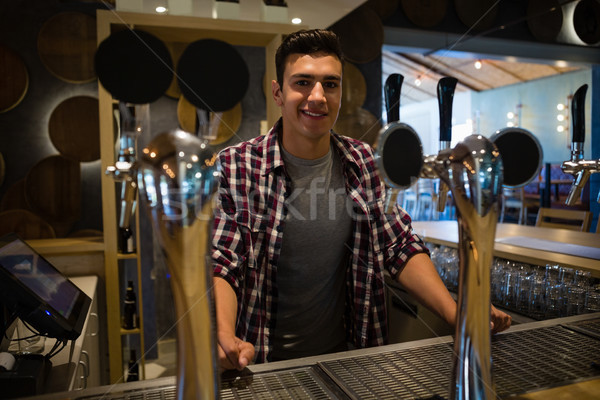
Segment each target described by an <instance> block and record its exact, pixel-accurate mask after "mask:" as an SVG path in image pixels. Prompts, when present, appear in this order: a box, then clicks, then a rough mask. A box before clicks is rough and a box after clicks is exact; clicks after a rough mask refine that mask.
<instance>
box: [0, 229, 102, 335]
mask: <svg viewBox="0 0 600 400" xmlns="http://www.w3.org/2000/svg"><path fill="white" fill-rule="evenodd" d="M0 300H1V301H2V302H3V303H4V305H5V306H6V307H7V308H8V309H9V310H10V311H11V312H13V313H15V314H16V316H18V317H19V318H21V320H23V321H25V322H27V323H29V324H30V325H31V326H32V327H33V328H35V329H36V330H37V331H38V332H39V333H40V334H43V335H46V336H49V337H54V338H57V339H76V338H77V337H79V335H80V334H81V329H82V328H83V323H84V322H85V318H86V315H87V311H88V309H89V306H90V303H91V299H90V298H89V297H88V296H87V295H86V294H85V293H84V292H83V291H81V289H79V288H78V287H77V286H76V285H75V284H74V283H73V282H71V281H70V280H69V279H68V278H67V277H66V276H64V275H63V274H62V273H61V272H60V271H59V270H57V269H56V268H55V267H54V266H53V265H52V264H50V262H48V261H47V260H46V259H45V258H44V257H42V256H41V255H40V254H38V253H37V252H36V251H35V250H33V248H31V247H30V246H29V245H28V244H27V243H25V241H23V240H21V239H20V238H19V237H18V236H17V235H15V234H9V235H6V236H4V237H2V238H0Z"/></svg>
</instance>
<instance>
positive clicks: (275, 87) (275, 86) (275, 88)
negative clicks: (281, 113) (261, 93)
mask: <svg viewBox="0 0 600 400" xmlns="http://www.w3.org/2000/svg"><path fill="white" fill-rule="evenodd" d="M271 93H272V94H273V100H275V103H276V104H277V105H278V106H279V107H281V106H282V105H283V95H282V93H281V86H279V83H278V82H277V81H276V80H272V81H271Z"/></svg>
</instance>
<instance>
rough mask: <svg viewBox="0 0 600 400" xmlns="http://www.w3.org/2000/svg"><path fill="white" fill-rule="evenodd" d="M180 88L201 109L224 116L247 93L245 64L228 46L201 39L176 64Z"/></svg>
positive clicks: (248, 81) (248, 73) (246, 69)
mask: <svg viewBox="0 0 600 400" xmlns="http://www.w3.org/2000/svg"><path fill="white" fill-rule="evenodd" d="M177 77H178V82H179V88H180V89H181V93H182V94H183V96H185V98H186V99H187V100H188V101H189V102H190V103H192V104H193V105H195V106H196V107H198V108H201V109H203V110H207V111H214V112H221V111H227V110H229V109H231V108H233V107H234V106H235V105H236V104H237V103H239V102H240V101H241V100H242V99H243V98H244V95H245V94H246V91H247V90H248V85H249V83H250V72H249V71H248V67H247V66H246V62H245V61H244V59H243V58H242V56H241V55H240V54H239V53H238V51H237V50H236V49H235V48H234V47H233V46H232V45H230V44H229V43H226V42H224V41H221V40H216V39H202V40H198V41H195V42H193V43H190V44H189V45H188V46H187V47H186V49H185V50H184V52H183V54H182V55H181V57H180V58H179V63H178V64H177Z"/></svg>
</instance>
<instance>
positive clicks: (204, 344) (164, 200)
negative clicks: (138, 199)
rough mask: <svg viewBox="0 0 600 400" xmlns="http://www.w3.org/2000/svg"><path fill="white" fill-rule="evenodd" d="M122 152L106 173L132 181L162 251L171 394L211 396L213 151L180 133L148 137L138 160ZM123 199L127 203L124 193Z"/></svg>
mask: <svg viewBox="0 0 600 400" xmlns="http://www.w3.org/2000/svg"><path fill="white" fill-rule="evenodd" d="M133 148H135V146H133ZM121 152H123V151H121ZM121 152H120V154H121ZM127 152H128V156H129V157H130V158H129V159H128V161H127V162H128V164H127V165H126V168H125V166H124V165H122V164H118V165H115V166H113V167H109V168H108V170H107V174H113V176H115V177H116V178H117V179H122V180H124V181H125V182H127V187H128V188H131V189H130V190H132V191H134V193H135V192H137V190H135V188H137V187H138V185H139V188H140V193H141V194H142V198H143V199H144V201H145V203H146V205H147V208H148V210H149V213H150V217H151V219H152V222H153V226H154V230H155V232H156V233H157V235H158V239H159V242H160V244H161V247H162V250H163V252H164V253H165V256H166V260H167V267H168V269H169V271H170V273H171V288H172V293H173V297H174V300H175V311H176V314H177V347H178V349H177V357H178V358H177V398H178V399H180V400H183V399H186V400H187V399H213V398H218V394H219V385H220V383H219V375H218V366H217V355H216V337H215V333H214V331H213V327H214V326H216V325H215V314H214V299H213V297H212V296H213V294H212V291H211V284H212V261H211V260H210V246H211V244H210V239H211V230H212V217H213V214H212V194H213V193H214V192H215V190H216V184H217V177H216V176H217V175H218V172H217V169H216V165H215V161H216V153H215V152H214V151H213V149H212V148H211V147H210V146H209V145H208V141H207V140H206V139H205V140H201V139H199V138H197V137H195V136H193V135H191V134H189V133H187V132H184V131H181V130H176V131H172V132H166V133H161V134H159V135H157V136H156V137H154V138H153V139H152V141H151V142H150V143H149V144H148V146H147V147H146V148H145V149H143V151H142V154H141V156H140V157H139V158H140V159H139V161H136V160H135V156H132V153H133V152H132V151H130V150H127ZM124 193H127V191H124ZM124 197H125V199H123V200H122V204H125V206H126V207H131V203H130V202H129V201H128V200H129V199H130V198H131V197H126V196H124Z"/></svg>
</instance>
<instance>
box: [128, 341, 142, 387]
mask: <svg viewBox="0 0 600 400" xmlns="http://www.w3.org/2000/svg"><path fill="white" fill-rule="evenodd" d="M139 380H140V367H139V365H138V363H137V357H136V354H135V349H131V350H130V351H129V366H128V367H127V382H134V381H139Z"/></svg>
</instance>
